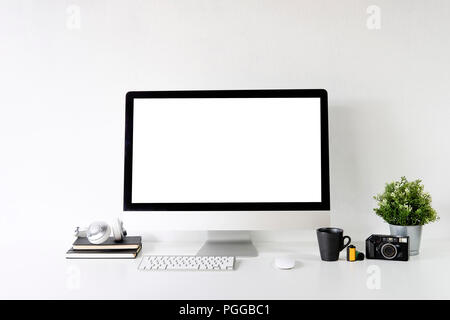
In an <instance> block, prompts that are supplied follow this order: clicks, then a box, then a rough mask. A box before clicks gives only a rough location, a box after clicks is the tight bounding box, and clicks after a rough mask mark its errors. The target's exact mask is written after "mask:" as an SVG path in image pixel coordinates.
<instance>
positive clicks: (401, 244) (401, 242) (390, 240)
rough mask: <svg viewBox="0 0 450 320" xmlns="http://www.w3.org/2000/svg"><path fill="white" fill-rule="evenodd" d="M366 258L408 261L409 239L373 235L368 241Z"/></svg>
mask: <svg viewBox="0 0 450 320" xmlns="http://www.w3.org/2000/svg"><path fill="white" fill-rule="evenodd" d="M366 258H367V259H382V260H396V261H408V259H409V237H396V236H387V235H381V234H373V235H371V236H370V237H369V238H367V240H366Z"/></svg>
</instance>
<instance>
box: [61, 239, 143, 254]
mask: <svg viewBox="0 0 450 320" xmlns="http://www.w3.org/2000/svg"><path fill="white" fill-rule="evenodd" d="M141 248H142V238H141V237H125V238H124V239H123V240H122V241H120V242H116V241H115V240H114V238H113V237H110V238H109V239H108V240H107V241H106V242H104V243H102V244H92V243H90V242H89V240H88V239H87V238H77V240H75V242H74V243H73V245H72V248H71V249H69V251H67V253H66V258H67V259H134V258H136V256H137V255H138V253H139V251H141Z"/></svg>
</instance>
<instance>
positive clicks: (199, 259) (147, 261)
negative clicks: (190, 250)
mask: <svg viewBox="0 0 450 320" xmlns="http://www.w3.org/2000/svg"><path fill="white" fill-rule="evenodd" d="M138 269H139V270H145V271H154V270H155V271H159V270H181V271H183V270H200V271H227V270H234V257H225V256H148V255H144V256H143V257H142V260H141V263H140V264H139V267H138Z"/></svg>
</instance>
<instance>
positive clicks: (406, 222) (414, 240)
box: [373, 177, 439, 256]
mask: <svg viewBox="0 0 450 320" xmlns="http://www.w3.org/2000/svg"><path fill="white" fill-rule="evenodd" d="M374 199H375V200H376V201H377V202H378V208H375V209H373V210H374V211H375V213H376V214H377V215H379V216H380V217H382V218H383V219H384V221H386V222H387V223H389V229H390V231H391V235H393V236H409V252H410V255H412V256H414V255H417V254H419V248H420V240H421V237H422V226H423V225H424V224H427V223H429V222H434V221H437V220H439V217H438V215H437V213H436V210H434V209H433V207H432V206H431V196H430V194H429V193H428V192H425V191H424V186H423V184H422V180H415V181H408V180H407V179H406V178H405V177H401V179H400V181H394V182H391V183H387V184H386V186H385V189H384V192H383V193H381V194H378V195H376V196H375V197H374Z"/></svg>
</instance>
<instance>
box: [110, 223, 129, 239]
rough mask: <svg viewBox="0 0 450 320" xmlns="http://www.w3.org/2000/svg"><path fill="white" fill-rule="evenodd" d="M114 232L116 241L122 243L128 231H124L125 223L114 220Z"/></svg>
mask: <svg viewBox="0 0 450 320" xmlns="http://www.w3.org/2000/svg"><path fill="white" fill-rule="evenodd" d="M112 231H113V235H114V240H115V241H122V240H123V238H124V236H125V235H126V231H125V230H124V229H123V222H122V220H120V219H116V220H114V222H113V224H112Z"/></svg>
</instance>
